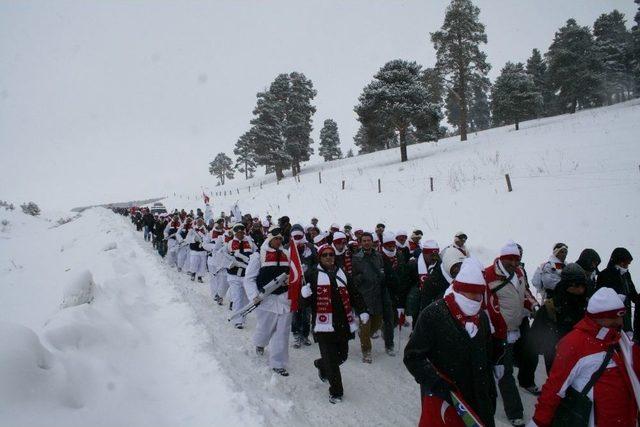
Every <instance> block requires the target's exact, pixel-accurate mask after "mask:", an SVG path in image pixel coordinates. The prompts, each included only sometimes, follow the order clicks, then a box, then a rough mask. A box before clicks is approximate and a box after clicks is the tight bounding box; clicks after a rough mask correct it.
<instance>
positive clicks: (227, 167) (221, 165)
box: [209, 153, 233, 185]
mask: <svg viewBox="0 0 640 427" xmlns="http://www.w3.org/2000/svg"><path fill="white" fill-rule="evenodd" d="M209 173H210V174H211V175H214V176H215V177H216V178H218V185H224V182H225V179H233V168H232V166H231V159H230V158H229V156H227V155H226V154H224V153H218V154H217V155H216V157H215V159H213V160H212V161H211V163H209Z"/></svg>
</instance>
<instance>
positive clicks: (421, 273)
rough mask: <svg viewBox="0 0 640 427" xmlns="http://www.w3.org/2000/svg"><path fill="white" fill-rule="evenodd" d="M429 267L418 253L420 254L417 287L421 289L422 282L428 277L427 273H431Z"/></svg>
mask: <svg viewBox="0 0 640 427" xmlns="http://www.w3.org/2000/svg"><path fill="white" fill-rule="evenodd" d="M429 267H430V266H427V263H426V262H425V260H424V255H422V254H420V256H418V287H419V288H420V289H422V287H423V286H424V282H425V281H426V280H427V278H428V277H429V274H431V270H430V269H429Z"/></svg>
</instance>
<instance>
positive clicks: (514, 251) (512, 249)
mask: <svg viewBox="0 0 640 427" xmlns="http://www.w3.org/2000/svg"><path fill="white" fill-rule="evenodd" d="M509 255H515V256H517V257H519V256H520V249H518V245H517V244H516V242H514V241H513V240H509V241H508V242H507V243H505V245H504V246H503V247H501V248H500V257H503V256H509Z"/></svg>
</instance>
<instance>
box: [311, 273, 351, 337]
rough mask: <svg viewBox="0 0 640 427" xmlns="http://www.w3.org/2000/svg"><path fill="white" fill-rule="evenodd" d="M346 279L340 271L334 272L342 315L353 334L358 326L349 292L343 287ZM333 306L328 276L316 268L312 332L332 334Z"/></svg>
mask: <svg viewBox="0 0 640 427" xmlns="http://www.w3.org/2000/svg"><path fill="white" fill-rule="evenodd" d="M345 283H347V278H346V276H345V275H344V272H343V271H342V270H341V269H338V270H337V271H336V284H337V285H338V292H339V293H340V299H341V300H342V306H343V307H344V313H345V314H346V316H347V322H349V330H350V331H351V332H355V331H357V330H358V324H357V323H356V319H355V316H354V314H353V310H352V308H351V302H350V301H349V292H348V291H347V287H346V286H345ZM333 331H334V329H333V304H332V302H331V281H330V280H329V275H328V274H327V273H326V272H325V271H324V270H322V269H321V268H318V286H317V290H316V325H315V327H314V328H313V332H333Z"/></svg>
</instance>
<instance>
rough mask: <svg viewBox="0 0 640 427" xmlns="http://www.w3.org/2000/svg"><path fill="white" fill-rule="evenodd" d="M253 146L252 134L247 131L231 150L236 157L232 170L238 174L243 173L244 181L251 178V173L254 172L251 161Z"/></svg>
mask: <svg viewBox="0 0 640 427" xmlns="http://www.w3.org/2000/svg"><path fill="white" fill-rule="evenodd" d="M254 146H255V144H254V142H253V140H252V133H251V131H249V132H245V133H244V134H242V136H241V137H240V138H239V139H238V141H237V142H236V147H235V148H234V149H233V154H235V155H236V156H237V157H236V164H235V166H234V168H235V169H236V170H237V171H238V172H240V173H244V177H245V179H249V178H253V173H254V172H255V171H256V162H255V161H254V160H253V158H254V155H255V154H254V153H253V147H254Z"/></svg>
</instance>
